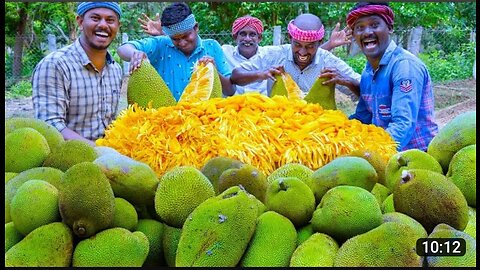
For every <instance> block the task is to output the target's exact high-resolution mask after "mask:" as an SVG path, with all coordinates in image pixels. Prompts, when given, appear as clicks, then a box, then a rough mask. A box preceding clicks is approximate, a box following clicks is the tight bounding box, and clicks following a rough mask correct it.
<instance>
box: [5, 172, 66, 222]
mask: <svg viewBox="0 0 480 270" xmlns="http://www.w3.org/2000/svg"><path fill="white" fill-rule="evenodd" d="M62 176H63V172H62V171H60V170H59V169H55V168H50V167H37V168H32V169H29V170H26V171H23V172H21V173H19V174H17V175H16V176H15V177H13V178H12V179H11V180H10V181H8V183H6V184H5V222H10V221H12V218H11V217H10V203H11V202H12V199H13V196H15V194H16V193H17V190H18V188H19V187H20V186H21V185H22V184H23V183H25V182H27V181H28V180H32V179H36V180H43V181H46V182H48V183H50V184H52V185H54V186H55V187H56V188H57V189H58V187H59V185H60V180H61V179H62Z"/></svg>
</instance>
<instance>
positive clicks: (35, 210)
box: [10, 180, 60, 235]
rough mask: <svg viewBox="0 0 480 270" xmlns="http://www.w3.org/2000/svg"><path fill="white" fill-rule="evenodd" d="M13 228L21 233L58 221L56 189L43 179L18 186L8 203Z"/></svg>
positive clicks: (27, 232)
mask: <svg viewBox="0 0 480 270" xmlns="http://www.w3.org/2000/svg"><path fill="white" fill-rule="evenodd" d="M10 215H11V217H12V221H13V223H14V224H15V228H17V230H18V231H19V232H21V233H22V234H23V235H27V234H29V233H30V232H31V231H33V230H35V229H36V228H38V227H40V226H43V225H47V224H49V223H52V222H56V221H60V213H59V211H58V190H57V188H56V187H54V186H53V185H51V184H49V183H48V182H45V181H43V180H29V181H27V182H25V183H24V184H23V185H21V186H20V188H18V190H17V192H16V194H15V196H14V197H13V199H12V202H11V204H10Z"/></svg>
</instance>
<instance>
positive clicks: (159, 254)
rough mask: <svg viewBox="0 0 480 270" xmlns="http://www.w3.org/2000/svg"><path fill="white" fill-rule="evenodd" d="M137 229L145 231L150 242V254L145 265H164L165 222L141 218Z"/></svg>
mask: <svg viewBox="0 0 480 270" xmlns="http://www.w3.org/2000/svg"><path fill="white" fill-rule="evenodd" d="M136 230H137V231H140V232H143V233H144V234H145V236H146V237H147V238H148V243H149V249H148V256H147V259H146V260H145V263H144V264H143V266H164V265H165V259H164V255H163V236H164V232H165V226H164V225H163V223H161V222H160V221H158V220H154V219H140V220H138V225H137V228H136Z"/></svg>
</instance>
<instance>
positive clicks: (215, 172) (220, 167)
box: [200, 156, 243, 195]
mask: <svg viewBox="0 0 480 270" xmlns="http://www.w3.org/2000/svg"><path fill="white" fill-rule="evenodd" d="M242 165H243V162H241V161H239V160H236V159H233V158H229V157H222V156H219V157H214V158H211V159H209V160H208V161H207V162H206V163H205V165H203V167H202V168H201V169H200V171H201V172H202V173H203V174H204V175H205V176H206V177H207V178H208V179H209V180H210V182H211V183H212V185H213V189H214V190H215V194H217V195H218V194H220V193H221V192H219V191H218V178H219V177H220V175H222V173H223V172H224V171H226V170H228V169H233V168H240V167H241V166H242Z"/></svg>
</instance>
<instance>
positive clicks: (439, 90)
mask: <svg viewBox="0 0 480 270" xmlns="http://www.w3.org/2000/svg"><path fill="white" fill-rule="evenodd" d="M124 85H126V83H124ZM476 90H477V83H476V80H474V79H470V80H461V81H452V82H448V83H445V84H438V85H434V94H435V107H436V113H435V117H436V120H437V124H438V125H439V127H443V126H444V125H445V124H446V123H448V122H449V121H450V120H451V119H453V118H454V117H455V116H457V115H459V114H461V113H463V112H466V111H472V110H476V108H477V101H476ZM125 96H126V93H125V87H124V88H123V91H122V99H121V101H120V107H121V108H123V107H125V106H126V97H125ZM349 106H350V107H351V106H352V105H351V104H350V105H349ZM351 109H352V108H349V110H351ZM12 116H22V117H33V107H32V99H31V97H28V98H21V99H6V100H5V118H7V117H12Z"/></svg>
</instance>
